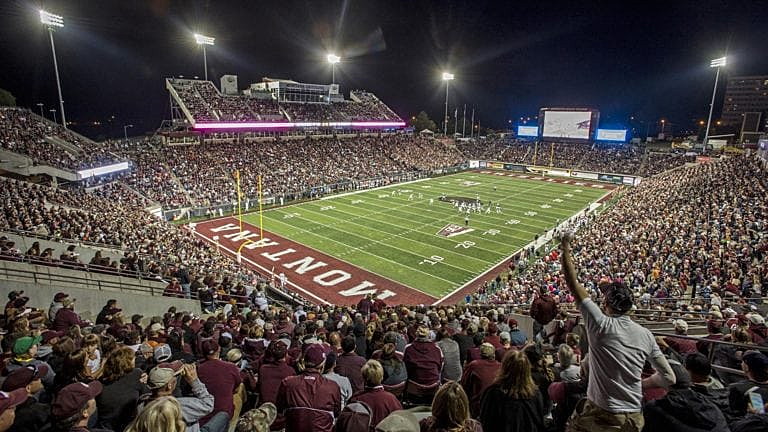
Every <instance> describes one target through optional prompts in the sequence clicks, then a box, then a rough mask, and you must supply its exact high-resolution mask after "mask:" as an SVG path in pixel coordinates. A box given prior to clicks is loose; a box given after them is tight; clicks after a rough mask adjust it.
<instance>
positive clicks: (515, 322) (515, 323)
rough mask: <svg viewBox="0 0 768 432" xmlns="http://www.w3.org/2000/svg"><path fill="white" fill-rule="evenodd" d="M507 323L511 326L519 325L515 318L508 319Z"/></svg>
mask: <svg viewBox="0 0 768 432" xmlns="http://www.w3.org/2000/svg"><path fill="white" fill-rule="evenodd" d="M507 325H508V326H510V327H517V320H516V319H514V318H510V319H509V321H507Z"/></svg>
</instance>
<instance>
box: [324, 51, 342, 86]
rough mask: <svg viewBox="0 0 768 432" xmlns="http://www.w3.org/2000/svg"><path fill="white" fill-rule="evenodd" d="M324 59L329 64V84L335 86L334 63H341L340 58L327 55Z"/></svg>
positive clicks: (334, 55)
mask: <svg viewBox="0 0 768 432" xmlns="http://www.w3.org/2000/svg"><path fill="white" fill-rule="evenodd" d="M326 58H327V59H328V63H330V64H331V84H336V63H339V62H340V61H341V57H339V56H337V55H336V54H328V55H327V56H326Z"/></svg>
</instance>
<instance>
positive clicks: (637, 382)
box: [560, 233, 675, 432]
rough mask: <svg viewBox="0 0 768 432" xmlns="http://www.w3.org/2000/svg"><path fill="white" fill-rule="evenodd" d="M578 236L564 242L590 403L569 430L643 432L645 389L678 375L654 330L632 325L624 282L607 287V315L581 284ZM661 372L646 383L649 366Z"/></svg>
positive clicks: (664, 384)
mask: <svg viewBox="0 0 768 432" xmlns="http://www.w3.org/2000/svg"><path fill="white" fill-rule="evenodd" d="M572 241H573V234H571V233H566V234H565V235H564V236H563V238H562V240H561V245H560V247H561V249H562V252H563V253H562V256H561V259H562V263H563V273H564V274H565V280H566V283H567V284H568V288H569V289H570V290H571V293H572V294H573V296H574V297H575V298H576V303H577V305H578V306H579V310H580V311H581V316H582V318H583V319H584V324H585V327H586V330H587V340H588V341H589V386H588V387H587V400H586V401H582V402H579V404H578V405H577V406H576V410H575V411H574V417H572V418H571V420H570V423H569V425H568V430H569V431H579V432H581V431H596V430H600V431H606V430H616V431H619V430H621V431H637V432H640V431H641V430H642V429H643V424H644V420H643V414H642V398H643V389H644V388H655V387H668V386H669V385H672V384H673V383H674V382H675V374H674V372H673V371H672V368H671V367H670V366H669V363H668V362H667V359H666V358H665V357H664V354H662V353H661V350H660V349H659V347H658V345H657V344H656V341H655V339H654V337H653V335H652V334H651V332H650V331H648V329H646V328H643V327H641V326H640V325H639V324H637V323H636V322H634V321H632V320H631V319H630V317H629V316H628V315H627V313H628V312H629V311H630V310H631V309H632V305H633V301H632V299H633V297H632V291H631V290H630V289H629V288H627V287H626V286H625V285H624V284H622V283H619V282H614V283H611V284H609V285H607V286H605V287H602V288H601V290H602V291H603V293H604V294H605V295H604V300H603V304H602V309H603V311H604V312H605V313H603V311H601V310H600V307H599V306H598V305H597V304H595V302H594V301H592V299H591V298H590V296H589V294H588V293H587V291H586V290H585V289H584V287H583V286H581V284H580V283H579V281H578V271H577V270H576V269H575V266H574V263H573V257H572V256H571V242H572ZM646 361H648V362H650V363H651V365H652V366H653V367H654V369H656V373H655V374H653V375H652V376H650V377H648V378H646V379H642V377H641V374H642V371H643V366H644V365H645V362H646Z"/></svg>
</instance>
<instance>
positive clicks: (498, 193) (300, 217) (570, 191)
mask: <svg viewBox="0 0 768 432" xmlns="http://www.w3.org/2000/svg"><path fill="white" fill-rule="evenodd" d="M494 186H495V187H496V190H495V191H494ZM393 191H395V192H394V194H393V193H392V192H393ZM398 191H399V192H398ZM419 193H421V194H422V196H421V198H419V195H418V194H419ZM605 193H606V190H605V189H598V188H593V187H590V186H589V185H583V186H576V185H572V184H560V183H554V182H546V181H542V180H530V179H521V178H516V177H502V176H494V175H489V174H482V173H478V172H465V173H461V174H455V175H450V176H445V177H438V178H433V179H428V180H424V181H418V182H414V183H408V184H395V185H392V186H389V187H386V188H381V189H375V190H368V191H361V192H356V193H353V194H348V195H342V196H336V197H331V198H328V199H323V200H315V201H310V202H306V203H302V204H297V205H292V206H287V207H282V208H276V209H273V210H268V211H265V212H264V229H266V230H269V231H271V232H274V233H276V234H279V235H281V236H283V237H286V238H288V239H291V240H293V241H295V242H297V243H301V244H304V245H306V246H309V247H311V248H314V249H317V250H319V251H322V252H325V253H326V254H328V255H331V256H333V257H336V258H339V259H340V260H343V261H346V262H348V263H351V264H353V265H356V266H358V267H361V268H363V269H366V270H368V271H370V272H373V273H376V274H379V275H381V276H384V277H387V278H389V279H392V280H395V281H397V282H400V283H402V284H404V285H407V286H409V287H411V288H414V289H416V290H419V291H422V292H424V293H427V294H429V295H432V296H434V297H436V298H440V297H443V296H444V295H446V294H448V293H450V292H452V291H453V290H455V289H456V288H458V287H459V286H461V285H464V284H465V283H467V282H469V281H470V280H471V279H473V278H474V277H476V276H477V275H478V274H480V273H482V272H484V271H486V270H488V269H490V268H492V267H494V266H495V265H497V264H498V263H499V262H500V261H501V260H503V259H504V258H506V257H508V256H510V255H512V254H513V253H515V251H517V250H518V249H520V248H521V247H523V246H524V245H526V244H528V243H529V242H531V241H532V240H533V239H534V236H535V235H537V234H543V233H544V232H546V231H547V230H550V229H552V228H553V227H554V226H555V224H556V223H557V221H562V220H564V219H567V218H568V217H570V216H572V215H574V214H576V213H577V212H579V211H580V210H581V209H583V208H585V207H587V206H588V205H589V204H590V203H592V202H594V201H596V200H598V199H599V198H600V197H601V196H602V195H604V194H605ZM411 194H413V199H412V200H411V199H409V198H410V196H411ZM443 195H445V196H449V197H464V198H468V199H476V198H478V197H479V199H480V200H481V201H482V202H483V203H487V202H488V201H489V200H490V201H491V202H493V203H494V206H493V207H492V210H491V213H490V214H486V213H485V211H483V213H481V214H478V213H474V212H473V213H471V214H470V216H469V228H472V229H473V231H471V232H466V233H463V234H460V235H456V236H453V237H445V236H440V235H437V233H438V232H439V231H440V230H441V229H442V228H443V227H445V226H446V225H448V224H455V225H458V226H461V227H463V226H464V225H465V221H464V213H462V214H461V215H459V212H458V210H457V209H456V208H454V206H453V204H452V203H449V202H443V201H440V200H439V197H440V196H443ZM430 198H431V199H433V202H432V204H430V203H429V200H430ZM496 203H498V204H499V205H500V206H501V208H502V213H501V214H499V213H497V212H496V209H495V204H496ZM542 206H543V207H542ZM243 220H244V221H247V222H249V223H251V224H253V225H258V223H259V216H258V214H255V213H252V214H247V215H244V216H243Z"/></svg>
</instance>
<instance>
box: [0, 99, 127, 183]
mask: <svg viewBox="0 0 768 432" xmlns="http://www.w3.org/2000/svg"><path fill="white" fill-rule="evenodd" d="M0 148H3V149H6V150H8V151H11V152H14V153H19V154H22V155H25V156H28V157H30V158H32V160H33V161H34V162H35V163H37V164H43V165H51V166H53V167H57V168H63V169H67V170H70V171H71V170H78V169H83V168H94V167H98V166H102V165H109V164H113V163H116V162H118V161H120V160H121V159H120V158H119V157H117V156H116V155H115V154H113V153H111V152H109V151H107V150H106V149H104V148H103V147H102V146H101V145H99V144H97V143H95V142H93V141H91V140H89V139H87V138H85V137H83V136H80V135H77V134H75V133H73V132H71V131H69V130H66V129H64V128H62V127H61V126H59V125H56V124H55V123H51V122H49V121H48V120H45V119H42V118H41V117H40V116H38V115H37V114H34V113H32V112H31V111H28V110H23V109H17V108H0Z"/></svg>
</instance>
